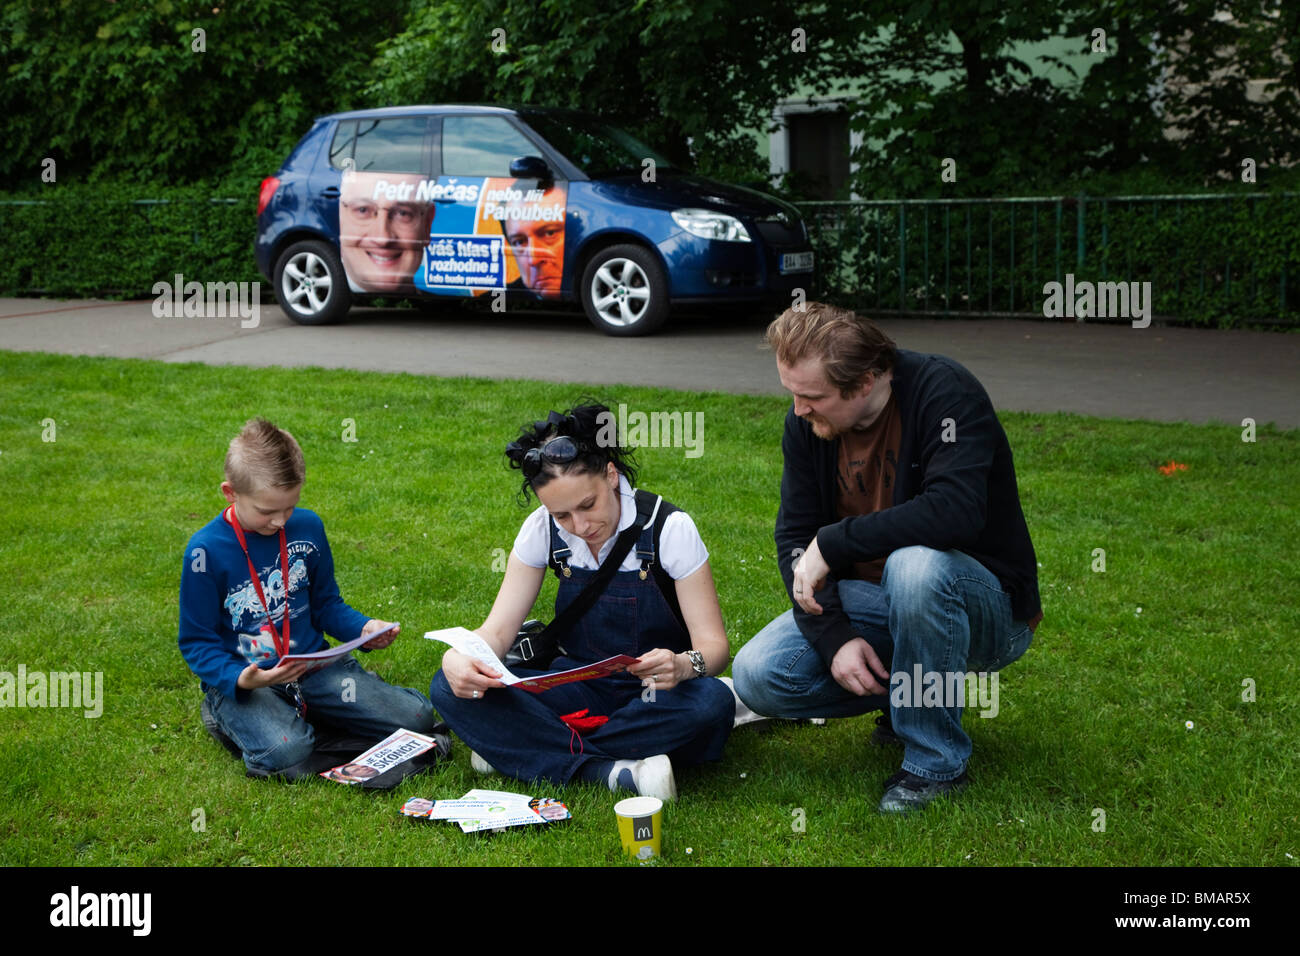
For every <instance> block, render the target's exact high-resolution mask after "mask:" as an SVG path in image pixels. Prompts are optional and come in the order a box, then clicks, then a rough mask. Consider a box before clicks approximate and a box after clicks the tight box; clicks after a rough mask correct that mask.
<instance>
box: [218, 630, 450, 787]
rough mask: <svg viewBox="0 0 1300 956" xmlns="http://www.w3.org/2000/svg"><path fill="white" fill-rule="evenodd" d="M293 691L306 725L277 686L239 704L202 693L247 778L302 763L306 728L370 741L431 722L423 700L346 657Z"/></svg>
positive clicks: (308, 737) (311, 744) (310, 744)
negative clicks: (323, 727)
mask: <svg viewBox="0 0 1300 956" xmlns="http://www.w3.org/2000/svg"><path fill="white" fill-rule="evenodd" d="M299 687H300V688H301V689H302V696H303V700H304V701H305V702H306V704H307V719H306V720H304V719H303V718H302V717H300V716H299V715H298V710H297V708H296V707H295V706H294V704H293V699H292V697H291V696H290V694H289V691H288V690H287V689H286V688H285V686H284V685H283V684H272V685H271V686H270V687H258V688H256V689H255V690H252V691H249V693H248V695H247V697H246V699H245V700H243V701H239V700H232V699H231V698H229V697H227V696H225V695H224V694H222V693H221V691H219V690H217V689H216V688H215V687H210V688H208V692H207V697H208V706H209V707H210V708H211V710H212V716H213V717H214V718H216V721H217V723H218V724H219V725H220V726H221V729H222V730H223V731H225V733H226V735H227V736H228V737H230V739H231V740H233V741H234V742H235V744H236V745H237V746H238V747H239V749H240V750H242V751H243V752H244V766H246V767H247V768H248V769H249V770H251V771H252V772H253V773H256V774H271V773H276V772H278V771H280V770H284V769H286V768H288V767H291V766H293V765H294V764H296V763H298V762H299V761H302V760H306V759H307V757H308V756H309V755H310V754H311V752H312V750H313V749H315V746H316V735H315V732H314V729H313V727H312V723H324V724H329V725H330V726H331V727H335V728H337V729H339V730H342V731H347V732H349V733H354V734H357V735H360V736H367V737H373V738H374V739H375V740H376V741H378V740H380V739H382V738H384V737H387V736H388V735H389V734H391V733H392V732H393V731H395V730H402V729H405V730H413V731H415V732H416V733H427V732H428V731H430V730H432V729H433V727H434V725H435V724H436V723H437V718H436V716H435V714H434V712H433V705H432V704H430V703H429V699H428V698H427V697H425V696H424V695H423V694H421V693H420V692H419V691H418V690H412V689H411V688H409V687H394V686H393V685H392V684H388V683H385V682H384V681H383V680H382V679H381V678H379V677H377V676H376V675H374V674H372V673H370V672H369V671H367V670H364V669H362V667H361V665H360V664H359V663H357V659H356V658H355V657H353V656H352V655H351V654H349V655H348V656H347V657H344V658H342V659H340V660H338V661H335V662H334V663H333V664H331V665H330V666H328V667H322V668H321V669H320V670H318V671H314V672H312V673H311V674H308V675H307V676H306V677H304V678H303V679H302V680H301V681H300V682H299ZM308 721H311V723H308Z"/></svg>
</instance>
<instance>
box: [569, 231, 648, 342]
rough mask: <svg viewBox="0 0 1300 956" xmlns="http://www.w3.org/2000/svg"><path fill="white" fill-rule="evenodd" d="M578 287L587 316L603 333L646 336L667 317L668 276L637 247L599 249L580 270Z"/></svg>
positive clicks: (645, 252)
mask: <svg viewBox="0 0 1300 956" xmlns="http://www.w3.org/2000/svg"><path fill="white" fill-rule="evenodd" d="M581 289H582V307H583V309H585V310H586V312H587V318H588V319H590V320H591V324H592V325H594V326H595V327H596V328H598V329H600V330H601V331H602V332H604V333H605V334H606V335H648V334H649V333H651V332H655V331H657V330H658V329H659V328H660V327H662V326H663V324H664V322H665V321H666V320H667V318H668V279H667V277H666V276H665V275H664V269H663V266H661V265H660V264H659V260H658V259H656V258H655V256H654V254H653V253H651V252H649V251H647V250H646V249H643V248H642V247H641V246H633V245H621V246H610V247H609V248H608V249H602V250H600V252H598V253H596V254H595V255H594V256H592V258H591V261H590V262H588V263H587V268H586V269H584V270H583V273H582V287H581Z"/></svg>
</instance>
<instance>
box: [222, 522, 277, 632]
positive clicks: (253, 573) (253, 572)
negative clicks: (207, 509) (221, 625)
mask: <svg viewBox="0 0 1300 956" xmlns="http://www.w3.org/2000/svg"><path fill="white" fill-rule="evenodd" d="M222 517H223V518H225V519H226V521H228V522H229V523H230V527H232V528H234V529H235V537H236V538H238V539H239V546H240V547H241V548H243V549H244V557H245V558H246V559H247V560H248V574H249V576H250V577H251V578H252V579H253V587H255V588H257V596H258V597H259V598H260V599H261V601H262V607H263V608H265V610H266V625H267V627H268V628H270V631H271V637H272V638H273V639H274V640H275V653H276V654H277V655H278V656H280V657H284V655H285V654H287V653H289V545H288V539H287V538H286V537H285V534H284V528H281V529H280V575H281V578H280V580H281V582H282V584H283V586H284V639H283V640H281V639H280V632H279V631H277V630H276V629H275V624H274V623H272V621H271V606H270V605H269V604H267V603H266V595H265V594H264V593H262V582H261V580H260V579H259V578H258V577H257V569H256V568H254V567H253V559H252V557H250V556H249V554H248V542H247V541H245V540H244V529H243V528H241V527H240V526H239V518H238V517H237V516H236V515H235V508H234V506H233V505H232V506H230V507H229V508H227V509H226V510H225V512H224V513H223V514H222Z"/></svg>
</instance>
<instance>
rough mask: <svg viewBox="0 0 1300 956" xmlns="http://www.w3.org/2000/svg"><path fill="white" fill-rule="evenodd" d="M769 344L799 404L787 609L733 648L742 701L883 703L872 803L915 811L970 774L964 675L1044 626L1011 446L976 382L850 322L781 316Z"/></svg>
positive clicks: (844, 707) (786, 448)
mask: <svg viewBox="0 0 1300 956" xmlns="http://www.w3.org/2000/svg"><path fill="white" fill-rule="evenodd" d="M767 342H768V344H769V345H770V346H771V348H772V349H773V350H774V351H775V353H776V361H777V370H778V372H779V374H780V376H781V384H782V385H784V386H785V388H786V389H787V390H789V391H790V393H791V394H792V395H793V397H794V405H793V407H792V408H791V409H790V411H789V412H788V413H787V415H786V420H785V435H784V437H783V439H782V452H783V454H784V458H785V467H784V471H783V474H782V476H781V507H780V510H779V511H778V513H777V518H776V545H777V552H778V554H777V562H778V566H779V567H780V570H781V576H782V578H783V580H784V581H785V586H786V591H787V593H788V594H789V595H790V598H791V600H792V602H793V604H794V607H793V608H792V609H791V610H789V611H786V612H785V613H784V614H782V615H781V616H780V617H778V618H777V619H776V620H774V621H772V622H771V623H770V624H768V625H767V627H765V628H764V629H763V630H762V631H760V632H759V633H758V635H756V636H755V637H754V639H753V640H751V641H750V642H749V643H748V644H746V645H745V646H744V647H743V648H742V649H741V650H740V653H739V654H737V655H736V659H735V661H734V663H733V665H732V673H733V674H734V675H735V686H736V693H737V694H738V695H739V696H740V698H741V700H743V701H744V702H745V703H746V704H747V705H748V706H749V707H750V708H752V709H753V710H754V711H756V712H757V713H760V714H765V715H768V716H773V717H849V716H853V715H856V714H862V713H867V712H869V711H873V710H887V713H888V715H889V718H890V719H888V720H886V719H882V718H878V719H877V724H878V725H879V729H878V730H877V731H876V734H875V735H874V737H873V739H874V740H876V741H877V742H881V741H889V742H900V741H901V742H902V743H903V744H904V747H905V749H904V752H903V764H902V769H901V770H900V771H899V772H898V773H897V774H895V775H894V776H892V777H890V778H889V780H888V781H886V784H885V793H884V795H883V796H882V798H881V801H880V807H879V808H880V810H881V811H882V812H886V813H890V812H894V813H906V812H909V811H914V810H919V809H921V808H923V807H925V806H926V805H927V804H928V803H929V802H930V801H931V800H933V799H934V798H935V797H937V796H939V795H941V794H944V793H949V792H951V791H955V790H958V789H960V788H962V787H964V786H965V785H966V782H967V775H966V763H967V760H968V758H969V757H970V752H971V742H970V738H969V737H968V736H967V735H966V733H965V732H964V731H963V730H962V726H961V711H962V707H961V704H962V697H964V694H958V693H954V692H953V691H954V690H956V691H964V688H965V686H966V685H965V682H960V683H959V680H960V678H961V677H962V676H963V675H964V673H965V672H967V671H982V672H987V671H997V670H999V669H1001V668H1002V667H1005V666H1006V665H1007V664H1010V663H1011V662H1012V661H1014V660H1016V659H1017V658H1019V657H1020V655H1022V654H1023V653H1024V652H1025V650H1026V649H1027V648H1028V646H1029V643H1030V641H1031V640H1032V639H1033V628H1034V627H1036V626H1037V624H1038V622H1039V621H1040V620H1041V619H1042V612H1041V606H1040V603H1039V596H1038V574H1037V561H1036V559H1035V556H1034V548H1033V544H1032V543H1031V542H1030V540H1029V530H1028V528H1027V527H1026V525H1025V519H1024V515H1023V513H1022V512H1021V509H1020V498H1019V494H1018V492H1017V489H1016V475H1015V469H1014V467H1013V465H1012V460H1011V448H1010V446H1009V445H1008V443H1007V437H1006V433H1005V432H1004V431H1003V430H1002V426H1001V424H999V422H998V420H997V416H996V415H995V414H994V412H993V406H992V404H991V403H990V401H989V398H988V395H987V393H986V392H985V391H984V388H983V387H982V386H981V385H980V383H979V382H978V381H977V380H976V379H975V377H974V376H973V375H971V373H970V372H968V371H967V370H966V369H965V368H963V367H962V366H961V365H959V364H957V363H956V362H954V361H952V360H951V359H948V358H944V357H943V356H939V355H922V354H919V353H915V352H908V351H904V350H899V349H897V348H896V347H895V345H894V343H893V341H892V340H891V339H890V338H889V337H888V336H887V335H885V334H884V333H883V332H882V331H881V330H880V329H878V328H877V327H876V326H875V325H874V324H873V323H872V322H871V321H870V320H868V319H865V318H862V317H860V316H858V315H856V314H854V313H853V312H850V311H848V310H846V309H839V308H836V307H834V306H830V305H824V304H821V303H809V304H808V305H807V306H806V310H805V311H796V310H794V309H788V310H786V311H785V312H784V313H783V314H782V315H781V316H779V317H778V318H777V319H776V320H775V321H774V322H773V323H772V324H771V325H770V326H769V327H768V330H767ZM891 675H892V677H891ZM994 676H996V675H994ZM918 677H921V678H922V682H923V684H924V687H922V686H916V687H913V686H912V685H914V684H915V683H916V682H917V678H918ZM994 687H995V688H996V684H994ZM923 690H924V691H925V693H923Z"/></svg>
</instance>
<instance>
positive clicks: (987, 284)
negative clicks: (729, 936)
mask: <svg viewBox="0 0 1300 956" xmlns="http://www.w3.org/2000/svg"><path fill="white" fill-rule="evenodd" d="M1297 198H1300V193H1260V194H1256V195H1251V194H1212V195H1199V196H1112V197H1086V196H1052V197H1025V198H1011V199H933V200H931V199H912V200H879V201H860V202H808V203H802V204H800V209H801V211H802V212H803V214H804V216H805V219H806V221H807V223H808V228H809V232H810V233H811V235H812V240H813V245H814V248H815V249H816V251H817V254H818V255H817V258H818V273H819V278H820V280H821V283H822V293H821V294H822V295H823V297H825V298H829V299H832V300H834V301H840V302H843V303H844V304H851V305H853V306H856V307H859V308H863V309H870V310H871V311H873V312H877V313H881V314H891V315H898V314H908V315H924V316H973V317H974V316H1025V317H1028V316H1035V317H1038V318H1042V317H1043V316H1044V314H1045V311H1044V304H1045V302H1047V301H1048V296H1049V293H1048V290H1047V289H1045V286H1046V285H1047V283H1050V282H1056V283H1061V284H1062V285H1064V284H1065V283H1066V282H1067V277H1072V279H1071V280H1070V281H1071V282H1072V283H1085V282H1087V283H1094V284H1095V283H1099V282H1108V283H1113V282H1124V283H1132V282H1139V283H1144V282H1150V283H1151V285H1150V286H1149V287H1147V288H1149V289H1150V293H1151V301H1152V304H1153V312H1154V316H1155V318H1156V319H1158V320H1160V321H1165V322H1171V323H1180V324H1188V325H1213V326H1219V327H1231V326H1235V325H1245V324H1251V325H1279V324H1280V325H1296V324H1298V323H1300V284H1298V283H1297V281H1296V280H1297V275H1298V273H1300V203H1297ZM1071 311H1073V310H1071ZM1109 318H1116V317H1114V316H1111V317H1109ZM1120 318H1122V317H1120ZM1087 320H1088V321H1094V320H1101V319H1100V318H1099V317H1098V316H1096V314H1095V313H1094V315H1093V316H1092V317H1091V318H1088V319H1087ZM1081 321H1082V319H1081Z"/></svg>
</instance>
